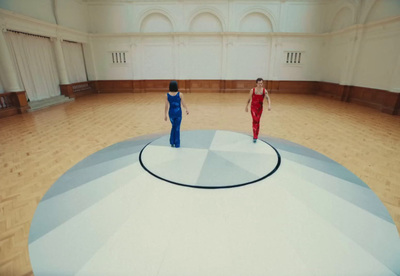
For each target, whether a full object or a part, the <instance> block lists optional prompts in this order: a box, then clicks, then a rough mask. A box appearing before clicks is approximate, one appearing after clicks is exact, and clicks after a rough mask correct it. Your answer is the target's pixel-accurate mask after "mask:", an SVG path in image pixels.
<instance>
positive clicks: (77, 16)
mask: <svg viewBox="0 0 400 276" xmlns="http://www.w3.org/2000/svg"><path fill="white" fill-rule="evenodd" d="M0 8H1V9H5V10H9V11H12V12H15V13H18V14H21V15H25V16H29V17H32V18H35V19H38V20H41V21H44V22H47V23H51V24H58V25H60V26H64V27H68V28H72V29H76V30H79V31H84V32H87V31H88V27H87V25H88V22H87V17H88V6H87V4H85V3H83V2H82V1H80V0H1V1H0Z"/></svg>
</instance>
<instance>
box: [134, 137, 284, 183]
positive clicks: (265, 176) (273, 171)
mask: <svg viewBox="0 0 400 276" xmlns="http://www.w3.org/2000/svg"><path fill="white" fill-rule="evenodd" d="M258 140H259V141H262V142H264V143H266V144H267V145H269V146H270V147H271V148H273V149H274V151H275V152H276V155H277V156H278V162H277V163H276V166H275V168H274V169H273V170H272V171H270V172H269V173H268V174H266V175H264V176H263V177H261V178H258V179H256V180H253V181H250V182H245V183H240V184H236V185H229V186H199V185H189V184H184V183H179V182H175V181H172V180H168V179H165V178H163V177H161V176H158V175H156V174H154V173H153V172H151V171H150V170H149V169H147V168H146V166H145V165H144V164H143V161H142V153H143V151H144V149H145V148H146V147H147V146H148V145H150V144H151V143H152V142H154V141H151V142H149V143H147V144H146V145H145V146H144V147H143V149H142V150H141V151H140V154H139V162H140V165H141V166H142V168H143V169H144V170H145V171H147V172H148V173H149V174H151V175H152V176H154V177H156V178H158V179H161V180H163V181H166V182H169V183H172V184H175V185H179V186H184V187H189V188H197V189H228V188H237V187H241V186H245V185H249V184H253V183H255V182H258V181H261V180H263V179H265V178H267V177H269V176H271V175H273V174H274V173H275V172H276V171H277V170H278V168H279V166H280V165H281V155H280V154H279V152H278V150H277V149H276V148H274V147H273V146H272V145H271V144H269V143H268V142H266V141H264V140H261V139H258Z"/></svg>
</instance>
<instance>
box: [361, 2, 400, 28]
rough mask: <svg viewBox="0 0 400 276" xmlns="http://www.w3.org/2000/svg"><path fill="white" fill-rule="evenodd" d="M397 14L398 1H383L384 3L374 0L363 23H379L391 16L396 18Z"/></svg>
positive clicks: (399, 10)
mask: <svg viewBox="0 0 400 276" xmlns="http://www.w3.org/2000/svg"><path fill="white" fill-rule="evenodd" d="M371 1H372V0H371ZM399 14H400V1H399V0H385V1H382V0H381V1H378V0H376V1H375V3H374V4H373V6H372V7H371V9H370V11H369V13H368V15H367V17H366V19H365V23H369V22H374V21H379V20H382V19H385V18H389V17H392V16H398V15H399Z"/></svg>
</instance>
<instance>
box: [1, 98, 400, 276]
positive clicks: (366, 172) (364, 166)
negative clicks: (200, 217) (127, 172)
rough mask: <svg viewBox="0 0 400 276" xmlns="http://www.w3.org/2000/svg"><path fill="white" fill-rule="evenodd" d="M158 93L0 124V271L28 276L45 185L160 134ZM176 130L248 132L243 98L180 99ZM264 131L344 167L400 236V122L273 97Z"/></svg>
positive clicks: (80, 104)
mask: <svg viewBox="0 0 400 276" xmlns="http://www.w3.org/2000/svg"><path fill="white" fill-rule="evenodd" d="M164 97H165V96H164V95H163V94H159V93H147V94H101V95H88V96H84V97H81V98H78V99H76V100H75V101H74V102H70V103H66V104H63V105H59V106H54V107H50V108H47V109H44V110H40V111H36V112H32V113H27V114H23V115H16V116H13V117H8V118H3V119H0V182H1V184H0V275H1V276H11V275H33V274H32V270H31V265H30V261H29V253H28V234H29V228H30V223H31V220H32V217H33V215H34V212H35V209H36V207H37V205H38V203H39V201H40V200H41V198H42V197H43V196H44V194H45V193H46V191H47V190H48V189H49V188H50V187H51V185H52V184H53V183H54V182H55V181H56V180H57V179H58V178H59V177H60V176H61V175H62V174H63V173H65V172H66V171H67V170H69V169H70V168H71V167H72V166H74V165H75V164H76V163H78V162H79V161H80V160H82V159H84V158H86V157H87V156H89V155H91V154H93V153H94V152H96V151H98V150H101V149H103V148H105V147H107V146H110V145H112V144H114V143H117V142H120V141H123V140H126V139H129V138H131V137H136V136H140V135H146V134H152V133H160V132H163V133H166V132H169V130H170V123H169V122H165V121H164ZM185 97H186V102H187V104H188V107H189V110H190V114H189V115H188V116H184V118H183V122H182V127H181V129H182V130H189V129H225V130H233V131H240V132H246V133H249V134H251V116H250V113H245V111H244V110H245V104H246V100H247V94H207V93H205V94H186V95H185ZM271 100H272V111H270V112H268V111H267V110H264V114H263V117H262V120H261V130H260V133H261V134H262V135H269V136H274V137H279V138H283V139H287V140H290V141H292V142H295V143H298V144H301V145H303V146H305V147H308V148H311V149H314V150H316V151H318V152H320V153H322V154H324V155H326V156H328V157H330V158H331V159H333V160H335V161H337V162H338V163H340V164H342V165H343V166H345V167H346V168H348V169H349V170H350V171H352V172H353V173H355V174H356V175H357V176H358V177H360V178H361V179H362V180H363V181H364V182H365V183H367V184H368V185H369V186H370V187H371V189H372V190H373V191H374V192H375V193H376V194H377V195H378V197H379V198H380V199H381V200H382V202H383V203H384V204H385V205H386V207H387V209H388V210H389V213H390V214H391V216H392V217H393V219H394V220H395V223H396V225H397V228H398V229H399V230H400V165H399V164H400V116H391V115H387V114H384V113H381V112H379V111H376V110H374V109H370V108H367V107H362V106H358V105H355V104H349V103H343V102H339V101H335V100H331V99H327V98H323V97H318V96H312V95H278V94H276V95H275V94H273V95H271Z"/></svg>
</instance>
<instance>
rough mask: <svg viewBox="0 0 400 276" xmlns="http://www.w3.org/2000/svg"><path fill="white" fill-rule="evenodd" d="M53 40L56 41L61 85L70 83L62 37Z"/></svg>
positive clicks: (55, 47)
mask: <svg viewBox="0 0 400 276" xmlns="http://www.w3.org/2000/svg"><path fill="white" fill-rule="evenodd" d="M52 40H53V42H54V49H55V53H56V62H57V69H58V76H59V78H60V83H61V85H62V84H69V80H68V74H67V67H66V66H65V61H64V54H63V51H62V46H61V39H60V38H56V39H52Z"/></svg>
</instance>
